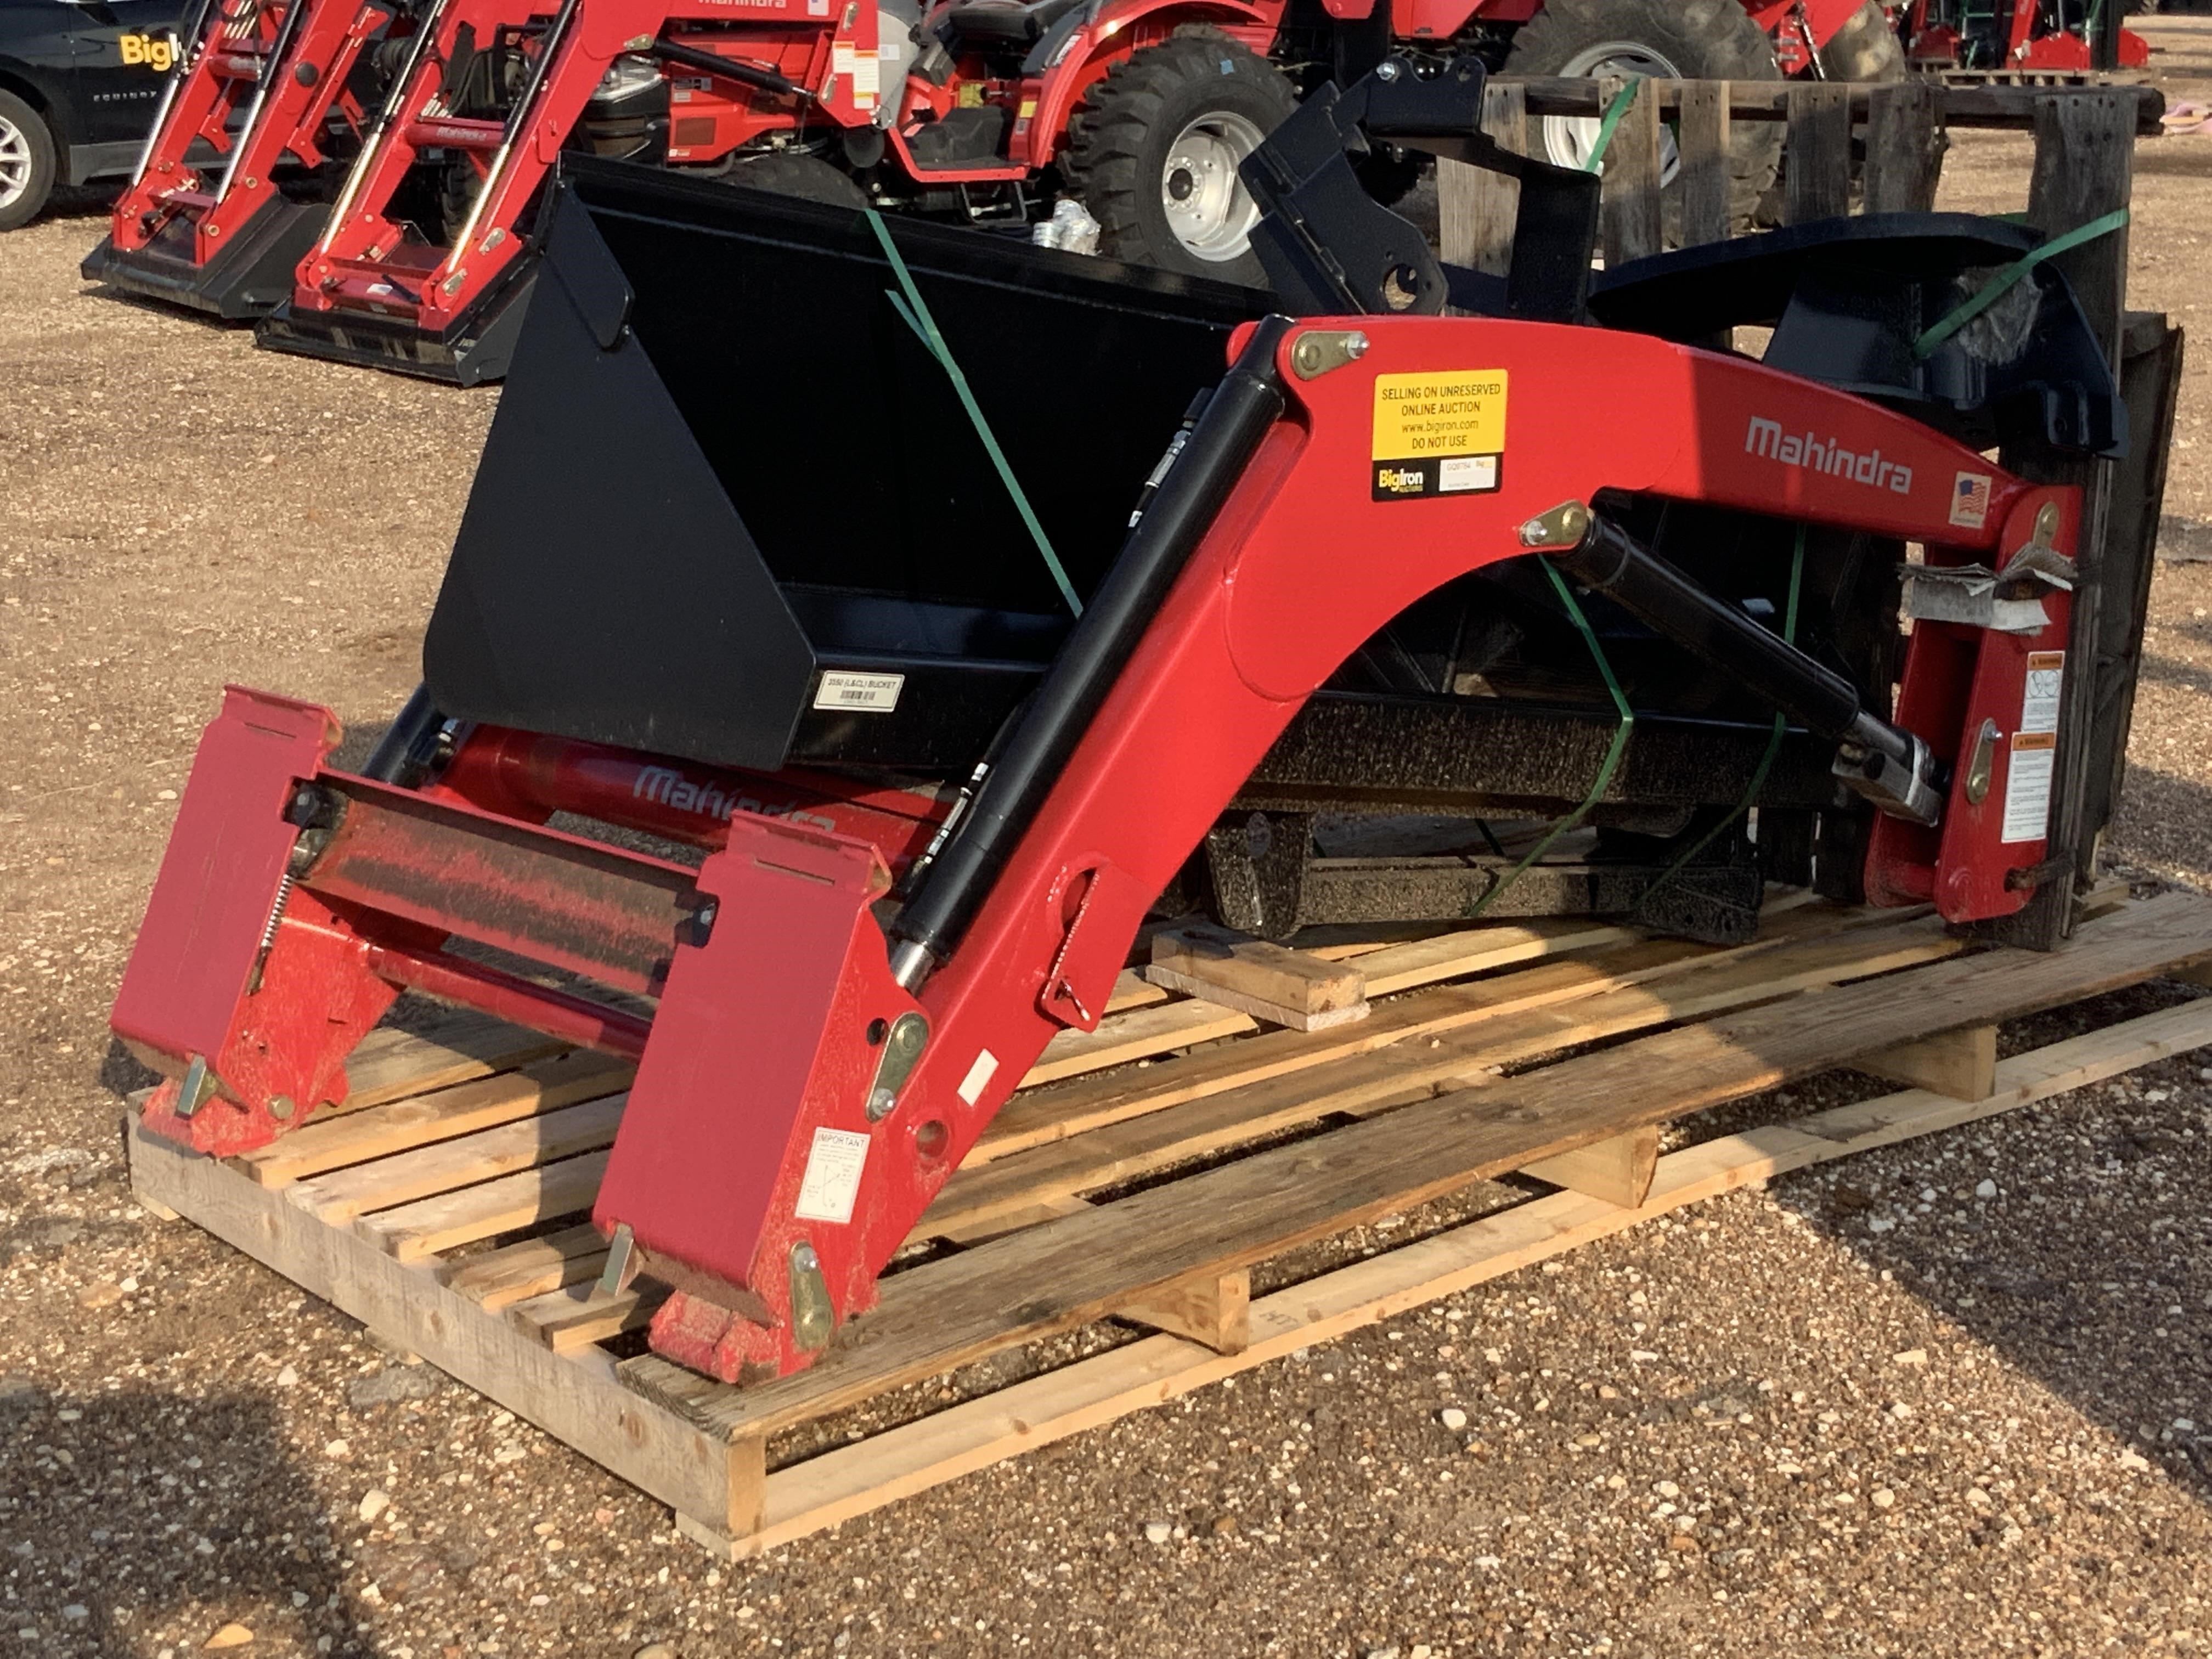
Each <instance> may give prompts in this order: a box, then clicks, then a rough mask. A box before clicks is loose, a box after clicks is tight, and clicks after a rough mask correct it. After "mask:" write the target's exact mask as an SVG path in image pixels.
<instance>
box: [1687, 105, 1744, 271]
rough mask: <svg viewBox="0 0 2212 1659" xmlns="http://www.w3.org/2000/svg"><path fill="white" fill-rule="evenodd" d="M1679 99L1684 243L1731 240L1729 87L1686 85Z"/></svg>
mask: <svg viewBox="0 0 2212 1659" xmlns="http://www.w3.org/2000/svg"><path fill="white" fill-rule="evenodd" d="M1675 95H1676V97H1677V98H1678V99H1679V100H1680V104H1679V106H1678V108H1679V110H1680V114H1679V116H1678V118H1677V119H1676V123H1675V129H1674V147H1675V149H1676V150H1677V151H1678V152H1679V153H1680V155H1681V158H1682V172H1681V181H1682V228H1681V244H1682V246H1684V247H1702V246H1704V245H1705V243H1707V242H1725V241H1726V240H1728V239H1729V237H1730V236H1732V235H1734V234H1735V216H1734V215H1733V214H1732V213H1731V212H1730V211H1729V137H1730V120H1729V83H1728V82H1725V81H1682V82H1677V83H1676V86H1675Z"/></svg>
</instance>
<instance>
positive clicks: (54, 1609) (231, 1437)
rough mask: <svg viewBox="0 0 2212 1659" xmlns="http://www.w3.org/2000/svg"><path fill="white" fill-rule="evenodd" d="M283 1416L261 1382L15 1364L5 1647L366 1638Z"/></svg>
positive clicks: (5, 1533)
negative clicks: (95, 1388) (148, 1382)
mask: <svg viewBox="0 0 2212 1659" xmlns="http://www.w3.org/2000/svg"><path fill="white" fill-rule="evenodd" d="M276 1416H277V1413H276V1409H275V1407H274V1403H273V1402H272V1401H270V1399H269V1398H268V1397H267V1396H266V1395H261V1394H256V1393H237V1394H228V1395H216V1396H212V1397H209V1398H203V1399H192V1398H186V1397H183V1396H180V1395H173V1394H164V1393H158V1392H154V1391H150V1390H147V1389H118V1390H116V1391H114V1392H112V1393H104V1394H96V1395H82V1396H74V1397H72V1396H70V1395H50V1394H49V1393H48V1392H47V1391H46V1389H42V1388H40V1387H39V1386H38V1385H37V1384H36V1383H34V1382H33V1381H31V1380H29V1379H27V1378H24V1377H21V1376H0V1644H4V1646H5V1647H6V1648H7V1649H9V1650H12V1651H15V1652H18V1653H22V1654H26V1655H29V1654H37V1655H39V1656H40V1659H48V1656H68V1659H76V1656H99V1659H109V1656H114V1659H154V1656H155V1655H156V1654H157V1653H159V1652H160V1651H161V1650H162V1649H164V1648H167V1647H173V1648H175V1649H176V1650H179V1652H185V1653H191V1652H197V1650H199V1649H200V1648H201V1646H202V1644H204V1643H205V1642H206V1641H207V1640H208V1638H210V1636H212V1635H214V1634H215V1632H216V1631H217V1630H218V1629H220V1628H222V1626H225V1625H227V1624H228V1623H230V1622H232V1621H234V1620H244V1621H246V1622H247V1624H248V1625H249V1626H250V1627H251V1628H252V1630H253V1634H254V1641H253V1646H252V1652H254V1653H256V1654H311V1653H314V1652H316V1651H317V1638H318V1637H322V1636H327V1637H329V1638H331V1646H330V1647H328V1648H325V1649H323V1650H322V1651H324V1652H331V1653H339V1654H343V1653H347V1652H349V1651H355V1650H357V1646H356V1638H355V1637H354V1634H353V1632H354V1628H355V1626H356V1622H357V1621H356V1617H355V1610H354V1609H353V1607H351V1606H350V1604H349V1601H348V1599H347V1598H346V1596H345V1595H344V1594H343V1590H342V1589H341V1588H340V1584H341V1579H340V1575H339V1572H338V1571H337V1550H336V1548H335V1547H334V1542H335V1541H334V1540H333V1538H332V1536H331V1523H330V1520H329V1518H328V1516H326V1515H325V1512H324V1510H323V1507H322V1503H321V1501H320V1499H319V1497H318V1495H317V1493H316V1491H315V1489H314V1486H313V1483H312V1482H311V1481H310V1480H308V1479H307V1476H306V1475H305V1474H304V1473H303V1472H302V1471H301V1469H300V1468H298V1466H297V1465H296V1463H295V1461H294V1457H293V1454H292V1451H291V1449H290V1448H289V1447H287V1446H285V1445H283V1443H280V1442H279V1441H277V1440H276V1437H274V1435H273V1434H272V1433H271V1431H270V1425H271V1423H272V1422H273V1421H274V1420H275V1419H276ZM272 1608H275V1609H280V1610H281V1611H278V1612H276V1613H275V1615H274V1616H273V1617H272V1616H271V1609H272Z"/></svg>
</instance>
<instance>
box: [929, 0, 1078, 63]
mask: <svg viewBox="0 0 2212 1659" xmlns="http://www.w3.org/2000/svg"><path fill="white" fill-rule="evenodd" d="M1086 3H1087V0H1034V3H1031V4H1028V5H1024V4H1021V3H1019V0H963V3H961V4H959V5H956V6H954V7H952V8H951V9H949V10H947V11H945V12H944V13H943V14H941V15H939V18H938V20H937V25H936V27H937V28H938V29H939V31H940V32H941V33H940V38H943V37H944V36H946V35H950V36H953V37H957V39H958V40H960V41H962V42H963V43H964V44H966V45H968V46H973V47H975V49H977V50H978V51H982V52H1012V51H1024V50H1026V49H1027V48H1029V47H1030V46H1034V45H1036V43H1037V42H1038V41H1039V40H1042V39H1043V38H1044V34H1045V31H1046V30H1047V29H1049V28H1050V27H1052V26H1053V25H1054V23H1057V22H1058V21H1060V19H1061V18H1063V17H1065V16H1066V15H1068V14H1069V13H1070V12H1073V11H1079V10H1080V9H1082V8H1083V7H1084V6H1085V4H1086Z"/></svg>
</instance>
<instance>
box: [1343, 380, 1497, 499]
mask: <svg viewBox="0 0 2212 1659" xmlns="http://www.w3.org/2000/svg"><path fill="white" fill-rule="evenodd" d="M1369 454H1370V461H1371V462H1372V467H1373V470H1372V472H1371V474H1370V478H1369V483H1370V495H1372V498H1373V499H1374V500H1376V501H1415V500H1419V498H1421V497H1423V496H1426V495H1469V494H1475V493H1479V492H1482V491H1486V490H1492V489H1497V488H1498V483H1499V479H1500V477H1501V475H1502V473H1503V471H1504V460H1505V371H1504V369H1502V368H1464V369H1455V370H1451V371H1449V372H1447V373H1444V374H1378V375H1376V377H1375V435H1374V441H1373V443H1372V444H1371V445H1370V451H1369Z"/></svg>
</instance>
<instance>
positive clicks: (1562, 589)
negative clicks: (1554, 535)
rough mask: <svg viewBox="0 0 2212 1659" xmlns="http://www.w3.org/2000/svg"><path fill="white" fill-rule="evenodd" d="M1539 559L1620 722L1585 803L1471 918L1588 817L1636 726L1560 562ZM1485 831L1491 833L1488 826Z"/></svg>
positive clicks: (1533, 850) (1478, 905)
mask: <svg viewBox="0 0 2212 1659" xmlns="http://www.w3.org/2000/svg"><path fill="white" fill-rule="evenodd" d="M1538 562H1539V563H1541V565H1542V566H1543V567H1544V574H1546V575H1547V576H1549V577H1550V578H1551V579H1552V586H1553V587H1555V588H1557V589H1558V590H1559V602H1560V603H1561V604H1562V605H1565V606H1566V607H1567V617H1568V620H1569V621H1571V622H1572V623H1574V625H1575V629H1576V631H1577V632H1578V633H1579V634H1581V635H1582V636H1583V644H1584V645H1586V646H1588V647H1589V653H1590V657H1591V659H1593V660H1594V661H1595V663H1596V664H1597V671H1598V672H1599V673H1600V674H1601V675H1603V676H1604V677H1605V689H1606V690H1607V691H1608V692H1610V693H1611V694H1612V696H1613V707H1614V708H1617V709H1619V710H1620V725H1619V726H1615V727H1613V744H1612V746H1611V747H1610V748H1608V749H1607V750H1606V751H1605V762H1604V763H1603V764H1602V765H1601V766H1600V767H1599V768H1598V769H1597V781H1596V782H1595V783H1593V784H1592V785H1590V787H1589V793H1588V794H1587V795H1584V796H1583V804H1582V805H1580V806H1577V808H1575V810H1574V811H1571V812H1570V813H1568V814H1567V815H1566V817H1563V818H1561V819H1560V820H1559V822H1558V823H1555V824H1553V826H1552V827H1551V829H1548V830H1547V831H1546V832H1545V835H1544V838H1543V840H1541V841H1540V842H1537V843H1536V844H1535V845H1534V847H1532V848H1529V849H1528V856H1527V857H1526V858H1524V859H1522V860H1521V862H1520V863H1518V864H1516V865H1515V866H1513V867H1512V868H1511V869H1510V870H1509V871H1507V872H1505V878H1504V880H1503V881H1501V882H1499V883H1498V885H1497V886H1495V887H1493V888H1492V889H1491V890H1489V891H1488V892H1486V893H1485V894H1484V895H1483V896H1482V897H1481V898H1480V900H1478V901H1477V902H1476V903H1475V907H1474V909H1472V910H1470V911H1468V921H1474V919H1475V918H1476V917H1478V916H1480V915H1481V914H1482V913H1483V912H1484V911H1485V910H1487V909H1488V908H1490V907H1491V904H1492V902H1494V901H1495V900H1496V899H1497V897H1498V895H1499V894H1500V893H1503V892H1504V890H1506V889H1507V888H1509V887H1510V886H1511V885H1512V884H1514V883H1515V882H1516V881H1518V880H1520V879H1521V876H1522V872H1524V871H1526V870H1527V869H1528V866H1530V865H1532V864H1534V862H1535V861H1536V860H1538V859H1540V858H1541V857H1543V856H1544V854H1547V853H1548V852H1550V851H1551V850H1552V843H1553V842H1555V841H1557V840H1559V837H1560V836H1564V835H1565V834H1566V833H1567V831H1568V830H1570V829H1573V828H1574V827H1575V826H1576V825H1577V824H1578V823H1581V822H1582V821H1583V819H1584V818H1585V817H1589V810H1590V808H1591V807H1593V806H1595V805H1597V803H1598V797H1599V796H1601V795H1602V794H1604V793H1605V791H1606V786H1607V784H1609V783H1611V782H1612V781H1613V770H1614V769H1615V768H1617V767H1618V766H1619V765H1620V757H1621V755H1622V754H1623V753H1624V752H1625V751H1626V750H1627V748H1628V734H1629V733H1630V732H1633V731H1634V730H1635V729H1636V711H1635V710H1634V709H1632V708H1630V707H1629V706H1628V699H1627V698H1626V696H1622V695H1621V690H1620V681H1619V680H1617V679H1615V678H1613V665H1612V664H1611V663H1609V662H1607V660H1606V659H1605V648H1604V647H1602V646H1601V645H1599V644H1598V642H1597V634H1596V631H1595V629H1592V628H1591V627H1590V625H1589V618H1588V617H1585V616H1583V608H1582V606H1580V605H1577V604H1576V603H1575V596H1574V592H1573V590H1572V589H1571V588H1570V587H1569V586H1567V584H1566V579H1565V577H1563V576H1561V575H1560V574H1559V567H1558V566H1557V565H1555V564H1553V562H1551V561H1550V560H1549V559H1539V560H1538ZM1484 833H1485V834H1487V833H1488V827H1487V826H1485V829H1484ZM1493 844H1494V843H1493Z"/></svg>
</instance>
